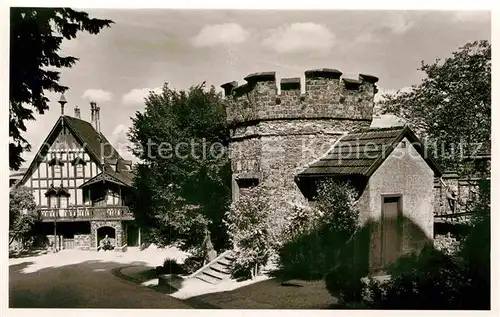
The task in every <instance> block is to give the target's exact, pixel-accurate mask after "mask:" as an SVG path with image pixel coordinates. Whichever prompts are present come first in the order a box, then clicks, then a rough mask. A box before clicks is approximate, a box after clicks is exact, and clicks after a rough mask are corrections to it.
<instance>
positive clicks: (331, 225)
mask: <svg viewBox="0 0 500 317" xmlns="http://www.w3.org/2000/svg"><path fill="white" fill-rule="evenodd" d="M356 198H357V192H356V191H355V189H354V188H353V187H352V186H351V185H350V184H349V183H345V182H340V181H334V180H326V181H323V182H321V183H320V184H318V195H317V197H316V199H315V206H314V208H312V210H310V211H309V210H308V209H301V208H296V211H295V212H294V213H292V217H291V222H290V225H289V228H288V229H287V230H286V231H285V233H286V235H287V237H288V240H287V242H286V243H285V244H284V245H283V246H282V248H281V250H280V252H279V267H280V270H281V272H282V274H284V275H286V276H289V277H291V278H302V279H321V278H323V277H324V276H325V274H327V273H329V272H330V271H331V269H332V267H334V266H336V265H337V264H338V263H339V261H340V259H339V255H340V250H341V249H342V248H343V246H344V245H345V244H346V242H347V241H348V239H349V238H350V237H351V236H352V235H353V234H354V233H355V232H356V230H357V229H358V217H359V210H358V208H357V207H356V204H355V201H356Z"/></svg>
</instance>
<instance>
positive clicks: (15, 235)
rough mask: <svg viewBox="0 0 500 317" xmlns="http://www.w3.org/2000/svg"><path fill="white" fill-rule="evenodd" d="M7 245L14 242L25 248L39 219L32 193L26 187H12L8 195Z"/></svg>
mask: <svg viewBox="0 0 500 317" xmlns="http://www.w3.org/2000/svg"><path fill="white" fill-rule="evenodd" d="M9 199H10V203H9V245H10V244H12V242H13V241H14V240H17V241H20V242H21V245H22V247H25V246H27V245H26V244H27V242H29V241H30V237H31V236H33V227H34V225H35V223H36V222H37V221H38V220H39V219H40V217H39V213H38V210H37V206H36V203H35V197H34V196H33V192H32V191H31V190H30V189H29V188H26V187H14V188H13V189H12V190H11V191H10V195H9Z"/></svg>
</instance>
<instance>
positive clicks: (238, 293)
mask: <svg viewBox="0 0 500 317" xmlns="http://www.w3.org/2000/svg"><path fill="white" fill-rule="evenodd" d="M299 284H300V285H301V286H283V285H282V281H281V280H279V279H269V280H265V281H262V282H258V283H255V284H251V285H248V286H244V287H241V288H238V289H236V290H233V291H228V292H221V293H212V294H206V295H201V296H197V297H195V298H196V299H199V300H202V301H203V302H206V303H210V304H212V305H215V306H218V307H220V308H224V309H231V308H235V309H259V308H260V309H328V308H335V305H336V304H337V300H336V299H335V298H334V297H332V296H331V295H330V294H329V293H328V291H327V290H326V288H325V283H324V281H322V280H320V281H300V283H299Z"/></svg>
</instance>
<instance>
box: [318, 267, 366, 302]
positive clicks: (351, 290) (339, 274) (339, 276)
mask: <svg viewBox="0 0 500 317" xmlns="http://www.w3.org/2000/svg"><path fill="white" fill-rule="evenodd" d="M362 277H363V275H362V274H360V273H359V272H358V270H356V269H354V268H353V267H351V266H348V265H347V264H339V265H337V267H336V268H335V269H333V270H332V271H331V272H330V273H328V274H327V275H326V276H325V285H326V289H327V290H328V292H329V293H330V294H331V295H332V296H334V297H337V298H338V300H339V302H341V303H349V302H361V297H362V290H363V282H362V280H361V278H362Z"/></svg>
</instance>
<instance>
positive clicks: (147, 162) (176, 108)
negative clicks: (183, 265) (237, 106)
mask: <svg viewBox="0 0 500 317" xmlns="http://www.w3.org/2000/svg"><path fill="white" fill-rule="evenodd" d="M145 103H146V107H145V110H144V112H142V113H141V112H136V114H135V117H134V118H132V122H133V126H132V128H131V129H130V131H129V134H128V136H129V140H130V141H131V142H132V144H133V145H134V146H133V148H132V149H131V150H132V152H133V154H134V155H135V156H136V157H137V158H138V159H139V160H140V161H141V163H140V164H138V166H137V171H136V175H135V177H134V187H135V189H136V192H137V199H136V200H135V202H134V203H133V206H132V209H133V211H134V213H135V217H136V220H137V222H138V223H139V225H140V226H141V228H142V229H143V231H147V235H148V239H149V240H150V241H151V242H154V243H155V244H158V245H159V246H161V245H168V244H172V243H175V242H179V244H180V247H181V248H184V249H187V248H190V247H192V246H199V245H201V243H202V242H203V238H204V232H205V230H206V229H207V227H208V229H209V230H210V232H211V235H212V241H214V245H215V248H216V249H220V248H223V247H225V246H226V245H227V240H228V238H227V235H226V230H224V229H223V222H222V219H223V216H224V213H225V212H226V211H227V209H228V207H229V202H230V197H231V188H230V180H231V177H230V176H231V169H230V164H229V159H228V156H227V151H226V147H227V144H228V140H229V135H228V129H227V127H226V117H225V109H224V106H223V102H222V99H221V95H220V94H219V93H216V92H215V88H214V87H211V88H210V89H208V90H207V89H206V87H205V84H204V83H203V84H201V85H198V86H193V87H191V88H189V89H188V90H187V91H184V90H182V91H176V90H172V89H170V88H168V86H167V85H164V87H163V90H162V92H160V93H154V92H151V93H150V95H149V96H148V97H147V98H146V100H145Z"/></svg>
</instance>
